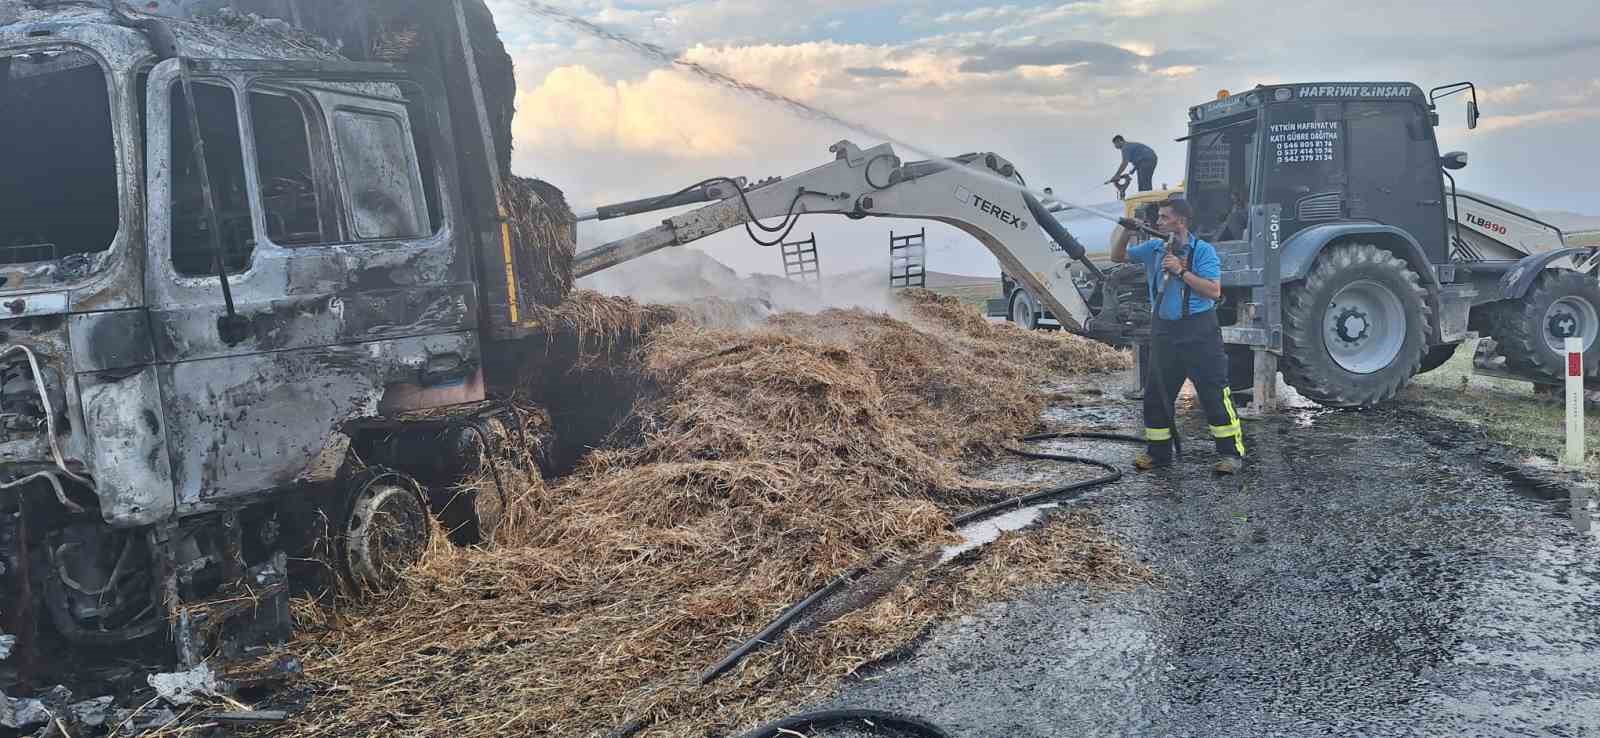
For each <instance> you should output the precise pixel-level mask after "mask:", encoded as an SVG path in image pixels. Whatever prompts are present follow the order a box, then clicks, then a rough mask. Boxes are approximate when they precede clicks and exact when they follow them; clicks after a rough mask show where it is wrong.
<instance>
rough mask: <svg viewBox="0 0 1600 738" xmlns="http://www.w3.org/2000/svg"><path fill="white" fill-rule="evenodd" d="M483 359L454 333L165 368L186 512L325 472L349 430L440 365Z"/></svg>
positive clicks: (469, 337) (472, 343) (473, 342)
mask: <svg viewBox="0 0 1600 738" xmlns="http://www.w3.org/2000/svg"><path fill="white" fill-rule="evenodd" d="M477 355H478V341H477V336H476V335H475V334H472V333H457V334H451V335H436V336H424V337H418V338H406V339H398V340H392V341H378V342H371V343H363V344H357V345H351V346H329V347H320V348H310V349H301V350H294V351H284V352H280V353H275V354H255V355H252V356H233V357H228V358H223V359H211V360H206V361H186V362H182V363H178V364H172V365H166V366H162V367H161V368H160V377H161V387H162V391H163V393H164V396H166V397H168V398H171V401H170V402H169V406H168V408H167V412H168V431H169V434H170V440H171V444H170V446H169V449H170V453H171V456H172V468H173V484H174V485H175V488H176V490H177V498H178V504H179V510H180V512H183V513H187V512H192V511H197V510H202V509H207V508H209V507H213V506H216V505H217V504H219V503H221V502H223V501H225V500H228V499H230V498H238V497H244V496H251V495H255V494H261V493H266V492H269V491H271V490H273V489H276V488H279V487H283V486H287V485H291V484H294V483H296V482H297V481H301V480H304V479H306V478H308V477H311V476H317V475H319V474H322V473H325V471H326V468H327V467H328V461H329V460H328V458H327V457H328V450H329V449H330V447H331V446H336V445H338V444H340V443H348V439H343V434H342V433H341V431H342V430H343V429H344V428H345V426H346V425H348V424H351V423H355V422H359V421H362V420H364V419H371V418H375V417H377V416H378V415H379V414H380V413H379V408H380V406H381V405H383V404H384V399H385V395H386V394H388V393H389V392H391V391H396V390H401V389H403V388H407V387H410V386H415V385H419V384H422V383H424V381H425V379H424V378H425V376H426V374H427V369H428V367H429V366H430V365H431V364H433V363H436V362H437V361H438V360H439V359H440V358H445V359H447V360H451V361H453V360H454V359H453V357H476V356H477ZM444 381H445V382H449V381H450V380H444ZM477 399H481V396H480V397H479V398H477ZM341 439H343V440H341Z"/></svg>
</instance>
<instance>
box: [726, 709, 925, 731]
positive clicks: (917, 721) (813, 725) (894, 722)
mask: <svg viewBox="0 0 1600 738" xmlns="http://www.w3.org/2000/svg"><path fill="white" fill-rule="evenodd" d="M854 724H865V725H866V726H868V727H870V728H871V729H872V730H873V731H878V732H881V731H885V730H893V731H895V732H897V733H900V734H903V735H912V736H917V737H918V738H951V736H950V734H949V733H946V732H945V730H944V728H941V727H939V726H937V725H934V724H933V723H930V722H928V721H926V720H923V719H922V718H919V717H916V716H914V715H903V714H900V713H894V712H886V711H883V710H820V711H817V712H806V713H801V714H799V715H791V716H789V717H786V718H784V719H782V720H778V721H775V722H771V723H767V724H766V725H763V726H761V727H759V728H756V729H755V730H752V731H750V732H748V733H743V734H741V735H739V738H780V737H781V736H789V735H811V734H812V733H813V732H815V731H817V730H820V729H822V728H831V727H837V726H843V725H854Z"/></svg>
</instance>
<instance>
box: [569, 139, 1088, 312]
mask: <svg viewBox="0 0 1600 738" xmlns="http://www.w3.org/2000/svg"><path fill="white" fill-rule="evenodd" d="M829 151H831V152H833V154H834V156H835V159H834V161H832V162H829V163H827V164H824V165H822V166H820V167H817V168H815V169H812V170H810V171H807V172H803V173H801V174H798V175H795V176H793V177H788V178H784V179H781V180H778V181H775V182H771V183H768V184H765V185H762V186H758V187H756V188H754V189H752V190H750V191H748V192H743V193H742V194H741V195H739V196H734V197H730V198H729V199H726V200H723V201H721V202H718V203H715V204H712V205H708V206H706V207H703V208H699V209H697V210H693V211H690V212H688V213H683V214H681V215H677V216H674V217H672V218H668V219H667V220H665V221H663V222H662V223H661V225H659V226H656V227H654V228H651V229H649V230H646V231H643V232H641V233H637V234H634V235H631V236H628V237H626V238H622V239H619V240H616V241H612V242H611V243H607V244H605V245H603V246H599V247H596V248H594V249H590V250H588V251H585V252H583V253H581V254H579V255H578V257H577V263H576V265H575V269H574V272H575V273H576V274H577V275H578V276H580V277H582V276H586V275H589V274H593V273H595V272H598V271H601V270H604V269H607V268H610V267H613V266H616V265H618V264H621V263H623V262H626V261H629V260H632V259H636V258H638V257H640V256H644V255H645V254H648V253H651V252H653V251H656V250H659V249H663V248H668V247H671V246H681V245H683V244H687V243H690V242H693V241H697V240H699V239H702V238H705V237H707V236H711V235H714V234H717V233H721V232H723V231H726V230H728V229H730V228H736V227H739V226H745V227H746V228H748V229H750V233H751V236H752V237H753V238H756V239H757V240H758V242H765V241H767V240H770V239H768V238H763V237H762V236H761V235H760V232H761V231H765V232H767V233H773V234H781V233H782V232H783V231H784V230H786V229H787V228H789V227H792V225H793V221H794V219H795V218H798V217H799V216H801V215H805V214H813V213H830V214H835V215H844V216H847V217H850V218H867V217H885V218H912V219H919V220H932V221H937V222H940V223H945V224H948V225H951V226H954V227H956V228H959V229H961V230H962V231H964V232H966V233H967V234H969V235H971V236H972V237H973V238H975V239H977V240H978V242H979V243H982V244H983V245H984V247H985V248H987V249H989V251H990V253H993V254H994V256H995V258H996V259H999V261H1000V264H1001V267H1002V268H1003V269H1004V270H1005V271H1006V273H1007V274H1011V275H1014V277H1015V279H1017V281H1019V282H1022V283H1023V284H1025V285H1026V286H1027V287H1028V289H1029V290H1030V291H1032V293H1033V294H1035V295H1038V296H1040V299H1042V300H1043V301H1044V303H1045V306H1046V307H1048V308H1049V309H1050V310H1051V311H1052V312H1053V313H1055V315H1056V316H1057V317H1058V318H1059V319H1060V320H1061V323H1062V325H1063V326H1064V327H1065V328H1067V329H1068V330H1073V331H1082V330H1084V329H1085V328H1086V327H1087V324H1088V322H1089V321H1090V319H1091V313H1090V309H1089V305H1088V303H1087V302H1086V301H1085V299H1084V296H1083V295H1082V294H1081V293H1080V292H1079V290H1078V287H1077V285H1076V284H1074V282H1073V280H1072V274H1071V272H1070V270H1069V266H1070V263H1071V260H1070V259H1069V257H1071V259H1078V260H1080V261H1083V262H1084V263H1086V264H1089V265H1090V268H1093V265H1092V264H1090V263H1089V262H1087V260H1084V259H1083V256H1082V255H1083V247H1082V246H1081V245H1079V244H1078V243H1077V241H1076V240H1074V239H1073V238H1072V236H1071V234H1068V233H1067V232H1066V231H1065V229H1063V228H1062V227H1061V226H1060V224H1058V223H1056V222H1055V220H1054V218H1053V217H1051V216H1050V215H1049V213H1048V212H1047V211H1046V210H1045V208H1044V206H1042V205H1041V204H1040V203H1039V201H1038V200H1036V199H1034V198H1033V197H1032V196H1031V195H1030V194H1028V191H1027V188H1025V187H1023V186H1022V185H1021V184H1020V182H1018V181H1017V179H1016V177H1015V168H1014V167H1013V166H1012V165H1011V164H1010V163H1009V162H1007V161H1006V160H1005V159H1003V158H1001V157H999V156H996V155H994V154H969V155H966V156H961V157H957V158H954V159H944V160H933V161H922V162H910V163H902V162H901V161H900V158H899V157H898V156H896V155H895V153H894V148H893V146H891V145H890V144H882V145H879V146H874V147H872V148H869V149H865V150H863V149H861V148H859V147H857V146H856V145H855V144H853V143H851V142H849V141H840V142H839V143H836V144H834V145H833V146H831V147H829ZM774 218H778V219H782V222H781V223H780V224H779V225H778V226H771V225H768V224H767V223H766V221H769V220H771V219H774ZM1047 219H1048V220H1047ZM774 238H777V239H779V240H781V235H776V236H774Z"/></svg>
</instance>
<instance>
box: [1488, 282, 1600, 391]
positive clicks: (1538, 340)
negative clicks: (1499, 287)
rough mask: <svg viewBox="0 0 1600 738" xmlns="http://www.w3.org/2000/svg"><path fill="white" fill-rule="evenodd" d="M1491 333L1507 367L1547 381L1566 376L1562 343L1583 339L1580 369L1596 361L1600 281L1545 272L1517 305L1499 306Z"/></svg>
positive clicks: (1599, 344)
mask: <svg viewBox="0 0 1600 738" xmlns="http://www.w3.org/2000/svg"><path fill="white" fill-rule="evenodd" d="M1497 307H1499V308H1500V310H1498V311H1496V313H1495V321H1494V327H1493V329H1492V332H1493V335H1494V339H1495V342H1496V343H1498V344H1499V346H1500V353H1501V354H1502V355H1504V356H1505V357H1506V367H1507V368H1509V369H1512V370H1516V371H1524V372H1534V373H1537V374H1540V375H1543V376H1546V377H1552V378H1561V377H1565V376H1566V372H1567V355H1566V349H1565V347H1564V346H1563V345H1562V344H1563V341H1562V339H1563V338H1564V337H1565V336H1567V335H1575V336H1579V337H1582V338H1583V339H1584V351H1583V364H1584V366H1585V367H1590V368H1591V369H1592V368H1593V367H1594V366H1595V362H1596V361H1597V360H1600V340H1596V339H1597V337H1600V282H1597V281H1596V280H1595V278H1594V277H1591V276H1589V275H1586V274H1581V273H1579V272H1575V271H1571V270H1566V269H1559V270H1547V271H1545V273H1544V274H1541V275H1539V279H1538V280H1537V281H1535V282H1534V283H1533V289H1531V290H1529V291H1528V294H1527V295H1526V296H1524V297H1523V298H1522V299H1521V300H1513V301H1509V302H1506V303H1503V304H1500V305H1498V306H1497Z"/></svg>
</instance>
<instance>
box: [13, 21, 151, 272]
mask: <svg viewBox="0 0 1600 738" xmlns="http://www.w3.org/2000/svg"><path fill="white" fill-rule="evenodd" d="M50 52H70V53H75V54H81V55H82V56H83V57H84V58H86V59H88V60H89V61H91V62H93V64H94V67H95V69H97V70H98V71H99V72H100V79H101V83H102V84H104V85H105V96H106V97H105V99H106V127H107V132H108V133H109V134H110V137H111V154H112V177H113V179H114V181H115V183H116V184H115V187H114V190H115V196H114V198H113V201H114V207H115V208H116V217H115V219H114V220H115V222H116V229H115V230H114V231H112V233H111V237H110V239H109V240H108V241H107V242H106V245H105V247H104V248H97V249H94V250H90V251H79V252H75V253H76V254H83V255H88V256H91V257H93V258H94V259H95V263H94V264H93V268H91V269H89V270H88V271H87V272H85V273H84V274H82V275H81V276H79V277H77V278H76V279H71V280H68V281H65V282H60V283H59V284H58V285H57V286H67V285H71V284H82V283H84V282H88V281H89V280H92V279H94V278H95V277H96V276H98V275H100V274H102V273H104V272H105V271H107V270H108V269H111V268H113V265H114V264H115V263H116V262H117V261H118V260H121V259H124V258H125V257H124V256H123V253H124V252H126V251H127V250H128V244H129V241H130V239H131V238H132V235H133V234H135V233H137V232H138V230H137V227H136V225H135V222H134V219H135V218H138V219H140V220H143V218H144V214H143V211H142V210H140V209H139V208H137V207H135V204H136V203H135V202H134V194H135V193H136V192H139V191H142V182H141V183H140V184H139V185H135V184H132V183H130V181H129V180H130V167H133V164H132V163H130V162H129V160H128V156H129V151H128V149H129V147H130V146H134V147H135V148H137V147H138V145H139V144H138V143H137V142H136V141H130V139H129V137H128V131H127V127H126V118H127V116H128V114H129V113H128V111H127V110H124V109H123V108H125V107H126V106H128V105H129V104H130V103H129V101H128V100H126V99H125V98H124V97H123V95H122V93H121V89H120V88H121V79H122V78H121V72H119V70H117V69H116V68H114V67H113V66H112V64H111V62H110V60H109V59H107V58H106V56H105V54H103V53H102V52H101V51H100V50H99V49H96V48H95V47H93V46H91V45H89V44H86V43H82V42H80V41H76V40H72V39H67V38H62V37H59V36H52V37H49V38H48V39H45V40H36V42H35V43H21V44H18V45H16V46H13V47H10V48H8V49H6V51H5V53H4V54H3V56H4V57H7V58H9V57H17V56H27V55H30V54H37V53H50ZM133 104H137V103H136V102H135V103H133ZM134 114H135V115H136V116H137V117H138V118H142V117H143V114H142V111H135V113H134ZM135 138H136V139H137V138H139V137H137V136H136V137H135ZM140 158H141V159H142V156H141V157H140ZM134 170H135V173H134V174H132V175H131V177H132V178H134V179H141V180H142V171H139V170H138V169H137V167H134ZM58 258H59V257H58ZM37 263H41V262H27V263H17V264H0V269H9V270H16V269H19V268H21V267H25V266H26V265H27V264H37ZM38 288H39V285H38V284H37V283H27V282H25V283H23V284H19V285H11V284H10V283H9V281H8V280H7V279H3V278H0V292H13V291H21V292H27V291H30V290H36V289H38Z"/></svg>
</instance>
